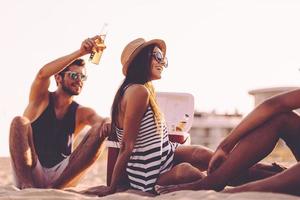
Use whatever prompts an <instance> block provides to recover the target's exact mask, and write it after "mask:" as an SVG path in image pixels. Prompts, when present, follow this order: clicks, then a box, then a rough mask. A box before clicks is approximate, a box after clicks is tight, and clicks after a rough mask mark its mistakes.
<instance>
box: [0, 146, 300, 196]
mask: <svg viewBox="0 0 300 200" xmlns="http://www.w3.org/2000/svg"><path fill="white" fill-rule="evenodd" d="M106 157H107V154H106V152H105V153H104V155H102V157H101V158H100V159H99V160H98V161H97V163H96V164H95V165H94V166H92V168H91V169H90V170H89V172H88V173H87V174H86V176H85V177H84V178H83V179H82V181H81V182H80V184H79V185H78V186H77V187H76V188H74V189H75V190H77V191H79V190H81V189H85V188H87V187H92V186H97V185H103V184H105V181H106V180H105V177H106ZM12 199H18V200H20V199H23V200H79V199H80V200H81V199H82V200H93V199H114V200H130V199H135V200H139V199H162V200H169V199H172V200H179V199H182V200H194V199H195V200H196V199H201V200H214V199H222V200H227V199H230V200H249V199H260V200H269V199H272V200H279V199H280V200H281V199H285V200H296V199H298V200H300V197H296V196H291V195H284V194H274V193H259V192H245V193H237V194H224V193H218V192H214V191H178V192H173V193H169V194H164V195H160V196H157V197H145V196H140V195H137V194H133V193H130V192H122V193H116V194H113V195H109V196H106V197H96V196H86V195H81V194H77V193H74V192H68V191H63V190H56V189H25V190H19V189H17V188H16V187H14V186H13V179H12V170H11V167H10V161H9V158H0V200H12Z"/></svg>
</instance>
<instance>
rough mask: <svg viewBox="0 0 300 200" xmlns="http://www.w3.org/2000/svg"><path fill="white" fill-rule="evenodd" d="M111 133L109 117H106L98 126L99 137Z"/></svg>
mask: <svg viewBox="0 0 300 200" xmlns="http://www.w3.org/2000/svg"><path fill="white" fill-rule="evenodd" d="M110 133H111V120H110V119H109V118H106V119H105V120H104V122H103V124H102V126H101V128H100V132H99V134H100V137H104V138H106V137H108V136H109V134H110Z"/></svg>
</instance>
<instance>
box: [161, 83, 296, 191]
mask: <svg viewBox="0 0 300 200" xmlns="http://www.w3.org/2000/svg"><path fill="white" fill-rule="evenodd" d="M298 108H300V89H296V90H293V91H290V92H286V93H283V94H280V95H276V96H274V97H272V98H269V99H267V100H265V101H264V102H263V103H261V104H260V105H258V106H257V107H256V108H255V109H254V110H253V111H252V112H251V113H249V114H248V116H246V117H245V118H244V119H243V120H242V121H241V123H240V124H239V125H238V126H237V127H236V128H235V129H233V131H232V132H231V134H230V135H229V136H228V137H226V138H225V139H224V140H223V141H222V142H221V143H220V145H219V146H218V148H217V150H216V151H215V153H214V154H213V156H212V158H211V160H210V163H209V167H208V172H209V175H208V176H207V177H205V178H204V179H202V180H199V181H196V182H193V183H189V184H183V185H173V186H157V187H156V189H157V191H158V192H159V193H167V192H171V191H176V190H184V189H191V190H208V189H214V190H220V189H222V188H224V187H225V186H226V185H227V184H228V182H229V181H230V180H232V179H233V178H234V177H236V176H238V175H239V174H240V173H242V172H243V171H245V170H246V169H248V168H250V167H251V166H252V165H254V164H255V163H256V162H258V161H260V160H261V159H263V158H264V157H266V156H267V155H268V154H269V153H270V152H271V151H272V150H273V149H274V147H275V145H276V143H277V141H278V140H279V138H281V139H283V140H284V141H285V143H286V144H287V146H288V147H289V148H290V149H291V151H292V153H293V155H294V156H295V159H296V160H297V161H298V162H297V163H296V164H295V165H294V166H292V167H290V168H288V169H286V170H283V171H282V172H281V173H278V174H276V175H273V176H269V177H267V178H264V179H261V180H257V181H253V182H250V183H247V184H244V185H241V186H238V187H236V188H232V189H227V190H226V192H231V193H234V192H243V191H265V192H277V193H286V194H293V195H298V196H300V190H299V184H300V179H299V176H300V163H299V160H300V145H299V141H300V116H299V114H298V113H295V112H294V111H293V110H295V109H298Z"/></svg>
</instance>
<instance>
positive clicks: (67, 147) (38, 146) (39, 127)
mask: <svg viewBox="0 0 300 200" xmlns="http://www.w3.org/2000/svg"><path fill="white" fill-rule="evenodd" d="M78 106H79V104H78V103H76V102H75V101H73V102H72V103H71V105H70V106H69V108H68V110H67V112H66V114H65V115H64V117H63V118H62V119H57V118H56V115H55V109H54V99H53V93H49V104H48V106H47V108H46V109H45V110H44V112H43V113H42V114H41V115H40V116H39V117H38V118H37V119H36V120H35V121H34V122H32V124H31V126H32V132H33V141H34V146H35V150H36V153H37V155H38V158H39V160H40V162H41V164H42V166H43V167H47V168H50V167H53V166H55V165H56V164H58V163H59V162H61V161H62V160H63V159H64V158H65V157H66V156H68V155H70V154H71V152H72V142H73V140H72V135H73V133H74V130H75V120H76V119H75V118H76V110H77V108H78Z"/></svg>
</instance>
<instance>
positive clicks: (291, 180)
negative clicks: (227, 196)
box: [224, 163, 300, 196]
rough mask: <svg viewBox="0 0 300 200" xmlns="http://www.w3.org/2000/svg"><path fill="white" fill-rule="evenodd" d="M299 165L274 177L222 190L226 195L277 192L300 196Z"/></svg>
mask: <svg viewBox="0 0 300 200" xmlns="http://www.w3.org/2000/svg"><path fill="white" fill-rule="evenodd" d="M299 176H300V163H298V164H296V165H294V166H293V167H291V168H289V169H287V170H285V171H283V172H282V173H279V174H277V175H275V176H272V177H269V178H266V179H262V180H259V181H255V182H251V183H248V184H244V185H242V186H238V187H235V188H232V189H227V190H224V192H226V193H236V192H245V191H263V192H277V193H286V194H293V195H298V196H300V191H299V187H298V186H299V183H300V181H299Z"/></svg>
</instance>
